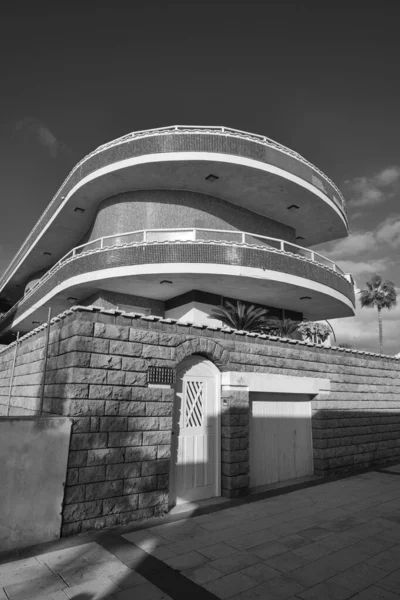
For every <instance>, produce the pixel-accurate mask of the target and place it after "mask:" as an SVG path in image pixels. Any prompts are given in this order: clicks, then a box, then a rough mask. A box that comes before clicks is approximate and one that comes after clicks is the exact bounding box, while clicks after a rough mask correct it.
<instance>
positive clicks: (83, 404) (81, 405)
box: [60, 399, 105, 417]
mask: <svg viewBox="0 0 400 600" xmlns="http://www.w3.org/2000/svg"><path fill="white" fill-rule="evenodd" d="M60 402H61V403H62V404H63V406H64V407H65V410H63V411H62V413H61V414H64V415H69V416H71V417H73V416H76V417H86V416H88V417H93V416H98V415H104V410H105V402H104V401H103V400H86V399H82V400H68V401H65V400H60Z"/></svg>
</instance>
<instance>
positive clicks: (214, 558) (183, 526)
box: [0, 465, 400, 600]
mask: <svg viewBox="0 0 400 600" xmlns="http://www.w3.org/2000/svg"><path fill="white" fill-rule="evenodd" d="M132 529H133V527H132ZM127 530H128V528H125V529H124V531H125V533H122V535H121V531H119V530H108V531H106V532H99V533H92V534H86V535H80V536H76V537H75V538H65V539H63V540H60V542H57V544H56V546H57V548H56V549H54V544H52V545H49V550H50V551H47V552H45V551H44V550H43V549H42V550H41V551H39V552H38V553H36V554H34V555H31V556H28V555H29V552H28V553H26V558H21V559H20V560H17V561H13V562H3V564H0V600H5V599H7V600H25V599H26V600H66V599H67V598H71V599H72V598H73V599H74V600H100V599H104V598H109V599H115V600H128V599H129V600H162V599H163V600H169V599H170V598H171V599H172V600H184V599H185V600H212V599H215V598H221V599H225V598H229V599H232V600H247V599H249V600H250V599H252V598H261V599H263V598H265V599H266V600H296V599H298V600H313V599H318V600H325V599H326V600H346V599H347V598H353V599H355V600H373V599H376V600H378V599H380V600H396V599H397V600H400V465H397V466H391V467H387V468H385V469H382V470H380V471H371V472H368V473H364V474H360V475H356V476H353V477H349V478H346V479H341V480H338V481H333V482H327V483H321V484H319V485H314V486H312V487H305V488H303V489H298V490H296V491H292V492H290V493H285V490H284V489H282V491H281V492H279V494H275V495H273V497H267V498H265V499H262V500H257V499H256V500H255V501H253V502H246V503H244V504H241V505H236V506H230V507H229V508H223V505H222V507H221V508H220V507H219V506H215V507H214V512H209V513H208V514H202V515H200V516H195V517H191V518H182V519H180V520H177V521H174V522H165V523H163V524H161V525H157V526H155V527H152V528H148V529H142V530H136V531H132V532H130V533H129V532H127Z"/></svg>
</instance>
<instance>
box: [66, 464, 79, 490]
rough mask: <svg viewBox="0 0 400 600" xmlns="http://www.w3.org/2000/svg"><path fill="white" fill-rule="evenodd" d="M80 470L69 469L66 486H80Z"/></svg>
mask: <svg viewBox="0 0 400 600" xmlns="http://www.w3.org/2000/svg"><path fill="white" fill-rule="evenodd" d="M78 481H79V469H75V468H74V469H67V478H66V485H67V486H68V485H78Z"/></svg>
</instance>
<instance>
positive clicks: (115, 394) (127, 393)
mask: <svg viewBox="0 0 400 600" xmlns="http://www.w3.org/2000/svg"><path fill="white" fill-rule="evenodd" d="M131 396H132V390H131V388H130V387H128V386H127V387H123V386H116V385H113V386H112V392H111V399H112V400H130V399H131Z"/></svg>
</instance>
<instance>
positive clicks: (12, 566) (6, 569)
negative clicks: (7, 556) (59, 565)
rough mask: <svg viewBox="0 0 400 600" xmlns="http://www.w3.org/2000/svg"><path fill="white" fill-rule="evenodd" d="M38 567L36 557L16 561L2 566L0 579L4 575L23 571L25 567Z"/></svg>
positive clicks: (0, 567) (0, 566)
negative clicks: (19, 570)
mask: <svg viewBox="0 0 400 600" xmlns="http://www.w3.org/2000/svg"><path fill="white" fill-rule="evenodd" d="M37 565H38V561H37V559H36V558H35V557H32V558H23V559H21V560H14V561H12V562H8V563H5V564H3V565H0V578H1V577H2V576H3V575H6V574H8V573H11V572H12V571H16V570H18V569H23V568H24V567H37Z"/></svg>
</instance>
